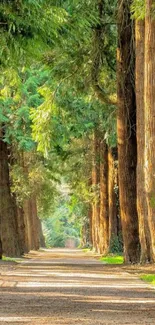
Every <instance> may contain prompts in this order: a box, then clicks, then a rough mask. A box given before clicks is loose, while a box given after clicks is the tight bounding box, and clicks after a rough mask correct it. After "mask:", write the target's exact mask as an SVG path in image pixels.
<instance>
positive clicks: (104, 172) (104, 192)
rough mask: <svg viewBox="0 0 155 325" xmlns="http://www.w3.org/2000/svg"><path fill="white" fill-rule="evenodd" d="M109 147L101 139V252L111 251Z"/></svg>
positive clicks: (105, 253)
mask: <svg viewBox="0 0 155 325" xmlns="http://www.w3.org/2000/svg"><path fill="white" fill-rule="evenodd" d="M108 202H109V201H108V147H107V144H106V142H105V140H104V139H103V140H101V141H100V229H99V230H100V254H103V255H107V254H108V252H109V204H108Z"/></svg>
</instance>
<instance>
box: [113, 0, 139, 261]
mask: <svg viewBox="0 0 155 325" xmlns="http://www.w3.org/2000/svg"><path fill="white" fill-rule="evenodd" d="M131 2H132V1H131V0H130V1H129V0H128V1H127V0H119V3H118V8H119V11H118V38H119V43H118V54H117V62H118V66H117V80H118V82H117V92H118V120H117V133H118V161H119V166H118V168H119V194H120V210H121V221H122V231H123V241H124V258H125V262H126V263H135V262H138V261H139V254H140V252H139V234H138V215H137V205H136V191H137V190H136V165H137V143H136V100H135V81H134V74H135V62H134V58H135V51H134V42H133V41H134V26H133V20H132V19H131V16H130V5H131Z"/></svg>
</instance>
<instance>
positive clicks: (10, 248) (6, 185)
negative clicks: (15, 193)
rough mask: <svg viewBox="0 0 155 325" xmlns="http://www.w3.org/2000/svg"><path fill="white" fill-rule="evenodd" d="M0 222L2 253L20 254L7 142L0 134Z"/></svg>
mask: <svg viewBox="0 0 155 325" xmlns="http://www.w3.org/2000/svg"><path fill="white" fill-rule="evenodd" d="M0 224H1V234H0V237H1V241H2V247H3V253H4V255H6V256H11V257H12V256H20V253H21V252H20V241H19V235H18V224H17V215H16V206H15V202H14V199H13V197H12V195H11V191H10V177H9V165H8V149H7V143H5V142H4V141H3V132H2V130H1V134H0Z"/></svg>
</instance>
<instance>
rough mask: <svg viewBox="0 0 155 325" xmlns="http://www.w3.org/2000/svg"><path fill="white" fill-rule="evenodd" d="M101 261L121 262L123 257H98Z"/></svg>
mask: <svg viewBox="0 0 155 325" xmlns="http://www.w3.org/2000/svg"><path fill="white" fill-rule="evenodd" d="M100 261H101V262H106V263H107V264H123V262H124V258H123V256H120V255H113V256H112V255H109V256H105V257H101V258H100Z"/></svg>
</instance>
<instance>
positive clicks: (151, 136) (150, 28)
mask: <svg viewBox="0 0 155 325" xmlns="http://www.w3.org/2000/svg"><path fill="white" fill-rule="evenodd" d="M145 6H146V15H145V17H146V18H145V83H144V103H145V107H144V116H145V152H144V155H145V163H144V166H145V188H146V200H147V213H148V217H147V218H148V224H149V237H150V250H151V260H152V261H153V262H155V236H154V235H155V220H154V213H155V204H154V194H155V192H154V189H155V177H154V172H155V157H154V150H155V148H154V140H155V124H154V114H155V99H154V92H155V87H154V84H155V82H154V69H155V58H154V51H155V18H154V14H153V1H151V0H147V1H146V2H145ZM145 224H146V222H145ZM146 230H147V231H148V228H147V229H146ZM147 238H148V237H146V240H147Z"/></svg>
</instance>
